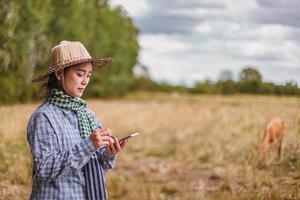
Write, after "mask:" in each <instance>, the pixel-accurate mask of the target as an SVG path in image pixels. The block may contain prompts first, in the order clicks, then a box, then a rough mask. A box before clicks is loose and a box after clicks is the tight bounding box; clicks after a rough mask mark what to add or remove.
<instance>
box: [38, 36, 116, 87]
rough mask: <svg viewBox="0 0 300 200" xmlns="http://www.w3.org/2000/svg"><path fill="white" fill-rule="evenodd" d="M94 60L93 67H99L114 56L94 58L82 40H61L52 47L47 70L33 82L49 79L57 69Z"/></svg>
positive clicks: (110, 60) (107, 62) (109, 61)
mask: <svg viewBox="0 0 300 200" xmlns="http://www.w3.org/2000/svg"><path fill="white" fill-rule="evenodd" d="M84 62H92V65H93V69H98V68H100V67H103V66H104V65H106V64H109V63H111V62H112V58H92V57H91V55H90V54H89V52H88V51H87V50H86V48H85V47H84V46H83V44H81V42H77V41H74V42H71V41H61V42H60V43H59V45H57V46H55V47H53V48H52V49H51V56H50V66H49V68H48V70H47V72H45V73H43V74H41V75H40V76H38V77H36V78H34V79H32V82H34V83H38V82H45V81H48V78H49V75H50V74H51V73H53V72H55V70H58V69H64V68H67V67H71V66H73V65H76V64H79V63H84Z"/></svg>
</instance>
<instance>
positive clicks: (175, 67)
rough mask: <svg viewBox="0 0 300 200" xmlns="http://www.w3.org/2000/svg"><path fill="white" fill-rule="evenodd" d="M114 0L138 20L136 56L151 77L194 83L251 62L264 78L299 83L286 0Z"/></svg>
mask: <svg viewBox="0 0 300 200" xmlns="http://www.w3.org/2000/svg"><path fill="white" fill-rule="evenodd" d="M113 2H114V5H117V4H122V5H123V6H124V7H125V9H127V10H128V12H129V14H130V15H131V16H132V17H133V18H134V19H135V21H136V22H138V23H137V25H138V26H139V28H140V29H141V35H140V36H139V43H140V45H141V51H140V55H139V59H140V62H141V63H143V64H145V65H146V66H147V67H148V69H149V72H150V75H151V76H152V78H154V79H155V80H160V81H169V82H172V83H186V84H192V83H193V82H194V81H197V80H203V79H205V78H211V79H215V78H217V77H218V75H219V72H220V71H221V70H223V69H229V70H231V71H233V72H234V73H235V74H236V75H237V74H238V72H239V71H240V70H241V68H242V67H243V66H246V65H253V66H256V67H257V68H258V70H259V71H261V73H262V75H263V77H264V78H265V80H269V81H274V82H285V81H290V80H294V81H297V82H298V83H299V84H300V57H299V52H300V39H299V33H300V28H299V27H297V26H296V25H297V23H298V22H295V21H294V20H293V19H294V18H293V17H291V16H290V15H289V14H288V12H287V10H289V11H291V12H292V13H293V16H295V15H296V14H295V12H294V11H295V10H292V9H293V6H288V3H287V4H285V6H287V7H288V8H289V9H285V10H281V9H280V7H278V6H277V4H275V3H274V5H273V3H272V1H267V0H258V1H256V0H243V1H235V0H224V1H222V0H219V1H218V0H215V1H201V2H200V1H197V0H186V1H182V0H174V1H172V3H170V2H169V1H166V0H161V1H145V0H142V1H140V0H139V1H137V0H127V1H125V0H124V1H122V0H114V1H113ZM257 2H259V3H257ZM262 4H263V7H262ZM268 6H269V7H271V8H272V9H269V7H268ZM276 6H277V7H276ZM273 9H274V10H275V11H276V12H277V13H280V14H281V15H283V16H281V18H279V17H277V16H275V15H273V14H272V12H270V10H273ZM295 9H297V6H296V7H295ZM265 11H268V12H265ZM284 15H287V16H289V17H287V18H284ZM282 18H284V20H283V19H282ZM288 20H291V21H288ZM277 22H278V23H277Z"/></svg>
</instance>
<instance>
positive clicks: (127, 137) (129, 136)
mask: <svg viewBox="0 0 300 200" xmlns="http://www.w3.org/2000/svg"><path fill="white" fill-rule="evenodd" d="M138 135H139V133H132V134H130V135H127V136H126V137H123V138H121V139H120V140H119V144H122V143H123V142H124V141H125V140H128V139H129V138H131V137H135V136H138Z"/></svg>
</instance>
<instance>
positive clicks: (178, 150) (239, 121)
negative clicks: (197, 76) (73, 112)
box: [0, 93, 300, 200]
mask: <svg viewBox="0 0 300 200" xmlns="http://www.w3.org/2000/svg"><path fill="white" fill-rule="evenodd" d="M88 103H89V107H90V108H91V109H92V110H93V111H95V112H96V114H97V116H98V117H99V118H101V120H102V121H103V123H104V125H105V126H106V127H109V128H111V129H112V131H113V132H114V133H115V135H116V136H118V137H122V136H125V135H126V134H127V133H129V132H136V131H138V132H140V136H139V137H137V138H134V139H132V140H131V141H129V143H128V144H127V146H126V149H124V151H122V152H121V153H120V154H119V155H118V161H117V165H116V167H115V169H114V170H113V171H110V172H108V174H107V186H108V190H109V195H110V199H130V200H133V199H153V200H156V199H180V200H181V199H270V200H271V199H272V200H273V199H300V98H296V97H275V96H207V95H201V96H190V95H179V94H149V93H144V94H140V93H139V94H131V95H129V96H127V97H125V98H123V99H120V100H92V99H91V100H89V101H88ZM37 105H38V104H27V105H11V106H1V107H0V135H1V141H0V160H1V162H0V199H5V200H9V199H12V200H18V199H26V198H27V196H28V194H29V192H30V154H29V149H28V144H27V141H26V125H27V121H28V119H29V117H30V114H31V113H32V112H33V110H34V109H35V108H36V107H37ZM274 116H280V117H281V118H283V119H284V121H285V123H286V131H285V137H284V140H283V152H282V153H283V157H282V162H281V163H280V164H276V165H272V166H270V167H265V168H258V167H257V166H256V159H257V147H258V145H259V143H260V142H261V141H262V137H263V132H264V128H265V126H266V124H267V122H268V121H269V120H270V119H271V118H272V117H274Z"/></svg>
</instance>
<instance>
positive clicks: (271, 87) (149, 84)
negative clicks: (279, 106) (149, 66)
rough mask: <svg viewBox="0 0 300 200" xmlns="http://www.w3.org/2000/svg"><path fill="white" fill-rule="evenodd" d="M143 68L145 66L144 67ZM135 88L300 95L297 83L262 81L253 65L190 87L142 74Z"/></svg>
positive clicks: (222, 73) (214, 92)
mask: <svg viewBox="0 0 300 200" xmlns="http://www.w3.org/2000/svg"><path fill="white" fill-rule="evenodd" d="M144 69H145V68H144ZM137 88H138V89H140V90H148V91H161V92H172V91H180V92H185V93H192V94H223V95H230V94H238V93H244V94H273V95H300V88H299V87H298V85H297V83H295V82H293V81H290V82H286V83H284V84H275V83H272V82H266V81H263V77H262V75H261V73H260V72H259V71H258V70H257V69H256V68H255V67H253V66H248V67H244V68H243V69H242V70H241V72H240V73H239V77H238V79H237V80H234V78H233V75H232V72H231V71H230V70H223V71H221V73H220V76H219V78H218V80H217V81H211V80H204V81H198V82H196V83H195V84H194V85H193V86H192V87H187V86H182V85H178V86H174V85H170V84H168V83H157V82H154V81H152V80H151V79H149V76H148V75H146V76H143V77H141V78H140V79H139V84H137Z"/></svg>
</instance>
